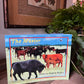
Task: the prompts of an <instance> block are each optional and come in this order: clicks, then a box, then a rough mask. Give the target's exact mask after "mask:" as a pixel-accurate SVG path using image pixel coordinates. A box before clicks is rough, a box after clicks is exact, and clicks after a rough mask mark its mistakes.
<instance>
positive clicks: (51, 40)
mask: <svg viewBox="0 0 84 84" xmlns="http://www.w3.org/2000/svg"><path fill="white" fill-rule="evenodd" d="M36 37H37V38H36ZM40 37H41V38H40ZM9 38H11V40H10V43H11V46H12V47H16V46H37V45H67V40H68V45H71V44H72V35H71V34H34V35H5V47H9ZM67 38H69V39H67ZM24 39H25V40H27V39H28V41H27V42H26V43H24V42H23V41H24ZM13 40H15V41H14V43H13V42H12V41H13ZM16 40H17V41H18V42H17V43H16ZM36 40H37V42H34V41H36Z"/></svg>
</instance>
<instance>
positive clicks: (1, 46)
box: [0, 0, 46, 59]
mask: <svg viewBox="0 0 84 84" xmlns="http://www.w3.org/2000/svg"><path fill="white" fill-rule="evenodd" d="M44 33H46V32H45V31H44V28H32V29H31V28H26V29H25V28H23V29H22V28H21V29H20V28H19V29H18V28H17V29H13V28H12V29H5V28H4V15H3V0H0V59H3V58H6V55H5V40H4V36H5V35H14V34H44Z"/></svg>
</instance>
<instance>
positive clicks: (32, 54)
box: [5, 34, 72, 84]
mask: <svg viewBox="0 0 84 84" xmlns="http://www.w3.org/2000/svg"><path fill="white" fill-rule="evenodd" d="M71 44H72V35H71V34H34V35H5V50H6V64H7V78H8V84H24V83H32V82H39V81H48V80H68V79H69V70H70V55H71Z"/></svg>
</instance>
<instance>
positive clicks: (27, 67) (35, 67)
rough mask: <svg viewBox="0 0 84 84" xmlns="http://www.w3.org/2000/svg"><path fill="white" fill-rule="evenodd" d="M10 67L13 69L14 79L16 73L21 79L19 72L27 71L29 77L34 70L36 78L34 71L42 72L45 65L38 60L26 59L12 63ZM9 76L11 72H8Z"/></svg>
mask: <svg viewBox="0 0 84 84" xmlns="http://www.w3.org/2000/svg"><path fill="white" fill-rule="evenodd" d="M12 68H13V70H14V73H13V76H14V78H15V80H17V78H16V74H18V76H19V78H20V79H21V80H24V79H23V78H22V77H21V73H22V74H23V73H24V72H29V77H28V79H30V77H31V72H34V74H35V75H36V77H35V78H37V73H36V71H38V72H39V73H40V72H42V70H43V69H44V68H45V66H44V65H43V64H42V63H41V62H40V61H38V60H27V61H23V62H15V63H13V64H12ZM12 68H11V70H12ZM10 76H11V72H10Z"/></svg>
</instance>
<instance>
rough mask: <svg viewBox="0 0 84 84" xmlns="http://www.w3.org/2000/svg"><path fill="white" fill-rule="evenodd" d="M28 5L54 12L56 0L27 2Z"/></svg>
mask: <svg viewBox="0 0 84 84" xmlns="http://www.w3.org/2000/svg"><path fill="white" fill-rule="evenodd" d="M28 5H32V6H36V7H42V8H46V9H50V10H56V0H28Z"/></svg>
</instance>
